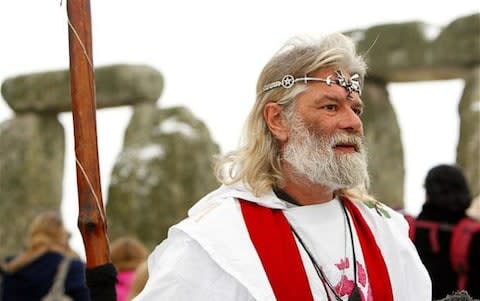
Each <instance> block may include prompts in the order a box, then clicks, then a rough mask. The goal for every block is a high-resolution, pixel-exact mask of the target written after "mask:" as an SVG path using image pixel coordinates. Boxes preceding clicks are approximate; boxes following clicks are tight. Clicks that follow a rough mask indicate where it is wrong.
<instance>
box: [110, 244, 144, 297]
mask: <svg viewBox="0 0 480 301" xmlns="http://www.w3.org/2000/svg"><path fill="white" fill-rule="evenodd" d="M110 254H111V259H112V263H113V265H114V266H115V268H116V269H117V283H116V285H115V290H116V294H117V301H127V296H128V295H129V294H130V290H131V288H132V283H133V278H134V275H135V271H136V269H137V267H138V266H139V265H140V264H141V263H143V262H144V261H145V260H146V259H147V256H148V250H147V248H146V247H145V245H144V244H143V243H142V242H140V241H139V240H138V239H137V238H135V237H132V236H126V237H120V238H118V239H116V240H114V241H113V242H112V245H111V247H110Z"/></svg>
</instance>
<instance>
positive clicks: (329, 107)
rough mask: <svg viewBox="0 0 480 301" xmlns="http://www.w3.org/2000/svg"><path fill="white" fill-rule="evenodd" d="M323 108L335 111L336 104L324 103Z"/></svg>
mask: <svg viewBox="0 0 480 301" xmlns="http://www.w3.org/2000/svg"><path fill="white" fill-rule="evenodd" d="M323 108H324V109H325V110H327V111H331V112H334V111H336V109H337V106H336V105H325V106H323Z"/></svg>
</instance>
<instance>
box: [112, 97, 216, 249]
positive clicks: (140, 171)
mask: <svg viewBox="0 0 480 301" xmlns="http://www.w3.org/2000/svg"><path fill="white" fill-rule="evenodd" d="M218 152H219V148H218V145H217V144H215V143H214V142H213V141H212V139H211V137H210V134H209V131H208V129H207V128H206V126H205V125H204V123H203V122H201V121H199V120H197V119H196V118H195V117H194V116H193V115H192V114H191V112H190V111H189V110H188V109H186V108H183V107H176V108H168V109H156V108H155V107H154V106H152V105H150V104H144V105H141V106H139V107H138V108H137V109H135V112H134V114H133V116H132V120H131V122H130V124H129V127H128V129H127V132H126V136H125V145H124V149H123V151H122V152H121V154H120V155H119V157H118V159H117V162H116V163H115V167H114V170H113V172H112V177H111V183H110V187H109V191H108V202H107V213H108V218H109V233H110V237H111V238H115V237H118V236H120V235H124V234H134V235H136V236H137V237H139V238H140V239H142V241H144V242H145V243H146V244H147V245H148V246H149V247H153V246H155V245H156V244H158V243H159V242H160V241H161V240H162V239H163V238H165V237H166V233H167V229H168V228H169V227H170V226H171V225H173V224H174V223H176V222H178V221H179V220H180V219H182V218H183V217H185V216H186V213H187V209H188V208H190V207H191V206H192V205H193V204H194V203H195V202H196V201H197V200H198V199H199V198H201V197H202V196H203V195H205V194H206V193H207V192H209V191H210V190H212V189H214V188H215V187H217V186H218V183H217V181H216V179H215V177H214V175H213V170H212V156H213V155H214V154H217V153H218Z"/></svg>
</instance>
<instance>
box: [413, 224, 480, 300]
mask: <svg viewBox="0 0 480 301" xmlns="http://www.w3.org/2000/svg"><path fill="white" fill-rule="evenodd" d="M404 217H405V219H406V220H407V222H408V224H409V225H410V229H409V233H408V234H409V236H410V239H411V240H412V241H413V242H415V231H416V229H417V228H423V229H428V230H429V234H428V235H429V239H430V246H431V249H432V252H434V253H437V252H439V251H440V244H439V241H438V230H445V231H451V232H452V238H451V239H450V264H451V265H452V269H453V270H454V271H455V272H456V273H457V275H458V280H457V289H458V290H464V289H465V287H466V284H467V280H468V272H469V270H470V266H469V264H468V255H469V254H468V253H469V250H470V243H471V242H472V238H473V236H474V235H475V234H476V233H480V223H479V222H477V221H475V220H473V219H471V218H469V217H464V218H462V219H461V220H460V221H459V222H458V223H457V224H456V225H451V224H446V223H441V222H434V221H426V220H417V219H415V217H413V216H411V215H404Z"/></svg>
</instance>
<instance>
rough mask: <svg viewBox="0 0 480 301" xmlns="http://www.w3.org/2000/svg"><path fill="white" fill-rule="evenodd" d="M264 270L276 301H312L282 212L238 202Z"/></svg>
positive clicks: (301, 264)
mask: <svg viewBox="0 0 480 301" xmlns="http://www.w3.org/2000/svg"><path fill="white" fill-rule="evenodd" d="M239 201H240V206H241V208H242V214H243V219H244V220H245V223H246V224H247V229H248V233H249V234H250V239H251V240H252V243H253V245H254V246H255V249H256V250H257V253H258V257H260V261H261V262H262V265H263V269H264V270H265V273H266V274H267V277H268V280H269V281H270V285H271V286H272V290H273V293H274V294H275V297H276V299H277V300H278V301H293V300H295V301H307V300H313V296H312V291H311V290H310V284H309V283H308V278H307V274H306V273H305V268H304V267H303V262H302V258H301V257H300V252H299V251H298V248H297V245H296V243H295V238H294V237H293V234H292V230H291V229H290V225H289V224H288V221H287V219H286V218H285V216H284V215H283V212H282V210H275V209H270V208H267V207H262V206H259V205H257V204H256V203H252V202H248V201H245V200H239Z"/></svg>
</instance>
